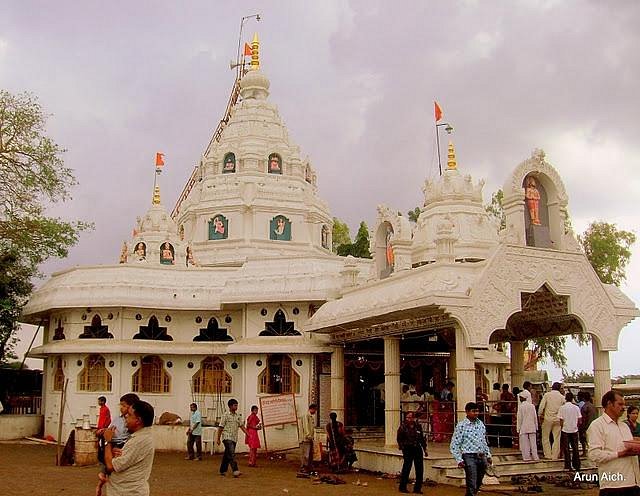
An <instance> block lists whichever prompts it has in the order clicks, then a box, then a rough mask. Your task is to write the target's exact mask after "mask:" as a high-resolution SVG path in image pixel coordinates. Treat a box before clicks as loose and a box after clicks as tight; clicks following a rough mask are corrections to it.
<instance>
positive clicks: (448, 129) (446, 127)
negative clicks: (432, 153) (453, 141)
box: [436, 122, 453, 175]
mask: <svg viewBox="0 0 640 496" xmlns="http://www.w3.org/2000/svg"><path fill="white" fill-rule="evenodd" d="M442 126H444V130H445V131H446V132H447V134H451V133H452V132H453V126H452V125H451V124H449V123H448V122H443V123H442V124H437V123H436V147H437V148H438V171H440V175H442V162H441V161H440V128H441V127H442Z"/></svg>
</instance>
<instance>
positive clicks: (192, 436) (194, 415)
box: [186, 403, 202, 461]
mask: <svg viewBox="0 0 640 496" xmlns="http://www.w3.org/2000/svg"><path fill="white" fill-rule="evenodd" d="M189 409H190V410H191V419H190V421H189V430H188V431H187V436H188V438H187V452H188V453H189V454H188V455H187V456H186V459H187V460H193V458H194V455H195V453H194V452H193V444H194V443H195V445H196V450H197V453H198V456H196V457H195V459H196V460H197V461H201V460H202V415H201V414H200V412H199V411H198V405H196V404H195V403H191V405H190V406H189Z"/></svg>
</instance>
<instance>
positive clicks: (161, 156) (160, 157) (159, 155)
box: [156, 153, 164, 167]
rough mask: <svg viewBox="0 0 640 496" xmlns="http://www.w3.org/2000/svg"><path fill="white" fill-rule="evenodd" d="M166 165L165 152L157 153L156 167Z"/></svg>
mask: <svg viewBox="0 0 640 496" xmlns="http://www.w3.org/2000/svg"><path fill="white" fill-rule="evenodd" d="M163 165H164V153H156V167H162V166H163Z"/></svg>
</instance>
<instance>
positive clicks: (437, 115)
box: [433, 102, 442, 122]
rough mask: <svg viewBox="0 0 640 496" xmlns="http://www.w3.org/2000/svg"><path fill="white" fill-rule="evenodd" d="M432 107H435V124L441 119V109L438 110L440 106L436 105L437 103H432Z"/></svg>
mask: <svg viewBox="0 0 640 496" xmlns="http://www.w3.org/2000/svg"><path fill="white" fill-rule="evenodd" d="M433 105H434V106H435V113H436V122H438V121H439V120H440V119H442V109H441V108H440V105H438V102H433Z"/></svg>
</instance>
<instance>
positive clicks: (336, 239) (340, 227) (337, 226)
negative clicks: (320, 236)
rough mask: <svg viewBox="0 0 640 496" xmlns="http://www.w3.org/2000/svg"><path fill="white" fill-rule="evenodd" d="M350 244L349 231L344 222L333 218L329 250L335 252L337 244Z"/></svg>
mask: <svg viewBox="0 0 640 496" xmlns="http://www.w3.org/2000/svg"><path fill="white" fill-rule="evenodd" d="M347 244H351V233H350V232H349V226H348V225H347V223H346V222H342V221H341V220H340V219H338V218H337V217H334V218H333V230H332V236H331V250H332V251H333V252H334V253H337V251H338V246H340V245H347Z"/></svg>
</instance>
